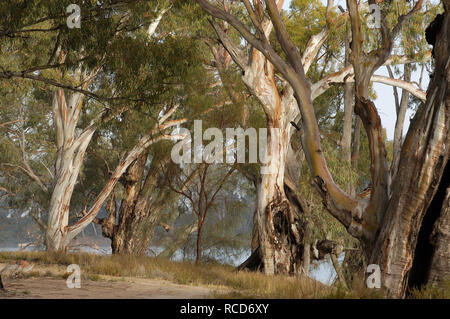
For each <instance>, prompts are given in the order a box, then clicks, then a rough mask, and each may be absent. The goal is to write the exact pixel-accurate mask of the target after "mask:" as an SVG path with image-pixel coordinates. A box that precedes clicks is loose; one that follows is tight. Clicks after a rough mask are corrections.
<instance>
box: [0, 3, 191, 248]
mask: <svg viewBox="0 0 450 319" xmlns="http://www.w3.org/2000/svg"><path fill="white" fill-rule="evenodd" d="M68 4H69V3H66V2H65V1H62V2H59V3H58V5H55V6H53V5H48V4H33V5H30V6H23V5H22V4H21V3H19V2H12V3H11V4H10V5H9V6H7V7H6V8H2V9H3V10H5V11H6V12H5V14H6V16H8V17H10V18H11V21H3V25H2V33H1V35H2V36H3V39H5V40H4V41H3V42H2V48H3V49H4V50H7V51H8V52H13V51H14V50H16V49H18V50H19V52H20V53H19V54H10V55H8V56H7V59H9V60H10V61H9V62H12V63H8V68H6V67H2V69H3V71H2V72H1V73H0V77H1V78H4V79H11V78H23V79H25V80H33V81H35V82H38V83H43V84H45V85H46V87H56V90H54V91H53V93H51V94H50V95H52V116H53V118H52V124H53V126H54V132H55V135H56V137H55V144H56V155H55V161H54V169H53V171H51V170H50V169H49V173H50V174H51V175H52V181H51V182H50V183H49V184H48V185H44V184H43V183H42V181H41V180H40V179H39V177H38V176H37V175H36V174H34V172H33V171H32V170H31V169H28V168H27V166H26V165H25V168H27V169H26V170H25V171H24V172H25V173H26V174H27V175H29V177H30V178H32V179H33V180H35V181H36V182H38V184H39V185H40V186H41V188H42V189H43V190H44V191H48V192H50V193H51V196H50V200H49V206H48V214H47V215H48V218H47V223H46V224H47V225H46V226H45V229H46V245H47V248H48V249H51V250H53V249H55V250H64V249H66V248H67V245H68V243H69V242H70V241H71V239H73V238H74V237H75V236H76V235H77V234H78V233H79V232H80V231H81V230H82V229H83V228H84V227H86V226H87V225H88V224H89V223H90V222H91V221H92V220H93V219H94V218H95V216H96V215H97V213H98V211H99V210H100V209H101V207H102V206H103V203H104V201H105V200H106V198H107V197H108V196H109V194H110V193H111V191H112V190H113V188H114V186H115V185H116V183H117V181H118V179H119V178H120V177H121V175H122V174H123V173H124V172H125V170H126V169H127V167H128V166H129V165H130V164H131V163H132V162H133V161H134V160H135V159H136V158H137V157H138V156H139V155H140V154H141V153H142V152H144V151H145V149H146V148H147V147H148V146H150V145H151V144H153V143H155V142H157V141H160V140H163V139H173V138H174V137H170V136H168V135H166V134H165V130H167V129H168V128H170V127H173V126H175V125H178V124H180V123H182V122H183V121H184V120H183V119H182V120H175V121H170V117H171V116H172V115H174V113H175V111H176V108H177V106H176V105H172V107H170V106H169V107H167V103H163V105H162V106H161V108H160V109H156V110H155V109H154V108H153V109H152V108H151V107H150V108H149V110H150V111H151V112H161V110H162V111H163V112H164V113H165V114H163V115H162V116H161V117H160V118H159V119H158V120H156V121H155V122H154V123H153V128H152V129H150V130H147V133H146V134H142V135H141V136H140V138H139V140H138V141H137V142H136V144H135V145H134V147H132V148H131V150H130V151H129V152H127V153H126V154H125V155H124V156H123V157H122V158H121V159H120V160H119V162H118V163H117V166H116V168H115V169H114V171H113V172H112V174H111V176H110V178H109V180H108V181H107V182H106V184H105V186H104V187H103V189H102V190H101V191H100V192H99V194H98V195H97V197H96V199H95V201H94V202H93V203H92V206H91V208H90V209H89V210H88V211H87V212H86V214H85V215H84V216H83V218H81V219H80V220H78V221H77V222H75V224H73V225H71V226H69V211H70V203H71V198H72V194H73V190H74V187H75V184H76V183H77V180H78V177H79V173H80V170H81V168H82V164H83V160H84V157H85V152H86V149H87V147H88V145H89V143H90V141H91V139H92V137H93V135H94V133H95V131H96V130H97V129H98V127H99V126H101V125H102V124H103V123H105V122H108V121H110V120H112V119H119V120H120V115H121V114H122V113H123V112H124V111H126V110H129V109H133V108H134V107H136V106H137V105H140V106H141V107H142V105H148V103H149V102H151V101H152V99H154V96H155V95H158V94H161V93H160V92H163V91H164V90H163V88H162V86H164V85H165V84H164V83H158V84H157V85H155V83H157V82H156V81H154V80H153V81H152V74H151V73H152V71H153V70H154V71H155V72H160V73H161V69H159V70H157V67H155V66H158V64H157V63H155V60H152V59H149V58H148V57H149V56H152V54H154V52H152V50H151V48H152V47H151V42H152V41H153V40H152V39H151V38H152V36H153V35H154V34H155V33H156V30H157V26H158V24H159V23H160V21H161V19H162V16H163V14H164V13H165V12H166V11H167V9H168V5H169V4H168V3H167V2H165V1H160V2H159V3H142V2H137V1H131V2H128V1H126V2H123V1H108V2H105V3H90V2H87V3H84V6H82V10H81V17H82V18H81V23H82V25H83V27H82V28H79V29H76V28H75V29H70V28H68V27H69V25H68V24H67V21H66V18H67V14H66V8H67V5H68ZM158 5H159V7H158ZM155 8H156V10H155ZM158 8H159V9H158ZM23 35H27V36H23ZM8 38H12V39H13V40H12V41H9V40H8ZM32 42H33V44H35V45H36V47H33V48H32V49H31V48H30V44H31V43H32ZM166 44H169V45H170V41H169V43H166ZM149 46H150V49H148V47H149ZM133 51H134V52H133ZM136 53H139V54H140V55H139V54H138V55H136ZM30 57H34V59H30ZM36 65H37V66H36ZM11 67H13V68H11ZM164 67H166V65H164V64H161V68H164ZM130 70H133V73H134V74H135V72H136V70H140V72H142V73H143V76H141V77H136V76H135V77H134V79H133V80H132V81H128V80H126V76H129V75H130V73H131V72H130ZM159 80H161V78H160V79H159ZM69 93H70V95H69ZM67 95H68V97H66V96H67ZM86 97H87V98H88V101H84V100H85V98H86ZM159 105H161V104H159ZM81 119H83V124H84V127H81V126H80V124H81V123H80V122H81ZM24 159H25V157H24ZM24 164H25V162H24ZM37 219H38V218H37ZM38 220H39V219H38ZM39 223H40V224H41V225H45V223H44V222H43V221H42V220H39Z"/></svg>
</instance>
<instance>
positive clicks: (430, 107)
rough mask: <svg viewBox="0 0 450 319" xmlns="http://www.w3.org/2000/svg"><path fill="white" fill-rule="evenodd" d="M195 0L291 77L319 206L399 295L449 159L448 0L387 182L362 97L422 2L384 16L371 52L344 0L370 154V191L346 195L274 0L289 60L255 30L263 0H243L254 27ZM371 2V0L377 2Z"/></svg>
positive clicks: (271, 8) (375, 128) (371, 110)
mask: <svg viewBox="0 0 450 319" xmlns="http://www.w3.org/2000/svg"><path fill="white" fill-rule="evenodd" d="M197 2H198V3H199V4H200V5H201V6H202V7H203V9H204V10H205V11H206V12H207V13H209V14H210V15H212V16H214V17H216V18H219V19H222V20H225V21H227V22H228V23H229V24H231V25H232V26H233V27H234V28H235V29H236V30H237V31H238V32H239V33H240V34H241V35H242V36H243V37H244V38H245V40H246V41H248V42H249V43H250V44H251V45H252V46H253V47H254V48H256V49H257V50H258V51H259V52H261V53H262V54H263V55H264V57H265V58H267V60H269V61H270V62H271V63H272V64H273V65H274V67H275V68H276V69H277V71H278V72H280V73H281V74H282V76H283V77H284V79H285V80H286V81H287V82H289V84H290V85H291V87H292V89H293V92H294V98H295V100H296V102H297V106H298V108H299V111H300V114H301V121H302V129H303V134H302V145H303V150H304V152H305V157H306V160H307V161H308V164H309V166H310V169H311V172H312V174H313V177H314V180H315V185H316V188H317V190H318V191H319V193H320V195H321V196H322V198H323V201H324V205H325V207H326V208H327V210H328V211H329V212H330V213H331V214H332V215H333V216H334V217H335V218H337V219H338V220H339V221H340V222H341V223H342V224H343V225H344V226H345V227H346V228H347V230H348V232H349V233H350V234H351V235H353V236H354V237H356V238H358V239H359V240H360V241H361V243H362V246H363V249H364V252H365V254H366V256H367V258H368V259H369V260H370V261H371V262H372V263H376V264H379V265H380V267H381V270H382V282H383V285H384V287H386V288H387V290H388V291H389V293H390V294H391V295H392V296H395V297H401V296H403V295H404V294H405V291H406V287H407V282H408V275H409V271H410V270H411V267H412V264H413V258H414V249H415V247H416V243H417V236H418V234H419V230H420V226H421V222H422V219H423V216H424V214H425V212H426V210H427V208H428V206H429V204H430V202H431V200H432V198H433V196H434V194H435V192H436V189H437V188H438V185H439V183H440V180H441V177H442V174H443V170H444V167H445V165H446V163H447V160H448V151H447V147H448V146H447V145H448V142H449V141H448V136H449V134H448V127H449V123H448V120H449V114H448V113H449V104H448V96H447V97H446V94H447V93H446V90H447V85H448V78H447V77H448V52H449V50H448V43H447V42H446V41H445V39H448V10H449V5H450V4H449V1H448V0H446V1H444V7H445V9H446V18H445V20H444V21H445V22H444V24H443V27H442V28H441V30H440V32H439V35H438V37H437V42H436V45H435V52H436V57H437V67H436V72H435V77H434V78H433V81H432V82H431V83H430V87H429V90H428V94H427V100H426V103H425V105H423V106H422V107H421V108H420V110H419V111H418V112H417V114H416V116H415V120H414V121H413V124H412V125H411V129H410V130H409V132H408V135H407V136H406V140H405V142H404V145H403V147H402V152H401V158H400V164H399V168H398V173H397V177H396V178H395V180H394V182H393V183H392V186H391V184H390V179H389V169H388V165H387V160H386V150H385V145H384V141H383V135H382V127H381V121H380V118H379V116H378V113H377V110H376V108H375V105H374V104H373V102H372V101H370V100H369V98H368V87H369V84H370V81H371V80H372V77H373V73H374V72H375V70H376V69H378V68H379V67H380V66H381V65H383V64H385V63H386V62H387V61H388V59H389V58H390V53H391V50H392V46H393V41H394V39H395V36H396V35H397V34H398V32H399V30H400V28H401V27H402V25H403V23H404V21H405V20H406V19H407V18H408V17H409V16H411V15H412V14H415V13H416V12H417V11H419V10H420V8H421V5H422V1H421V0H419V1H417V2H416V3H415V4H414V6H413V8H412V9H411V10H410V11H409V12H408V13H407V14H405V15H402V16H400V17H399V19H398V22H397V24H396V25H395V26H394V28H393V29H389V27H388V25H387V23H386V22H385V21H384V15H382V23H381V24H382V27H381V38H382V41H381V44H380V46H379V47H378V48H377V49H375V50H373V51H371V52H369V53H365V52H364V51H363V35H362V31H361V22H360V17H359V9H358V5H357V3H356V1H354V0H348V1H347V6H348V8H349V15H350V20H351V26H352V28H351V29H352V45H351V49H352V53H351V62H352V67H353V70H354V71H353V72H354V75H355V76H354V79H355V91H354V93H355V112H356V113H357V115H358V116H359V117H360V118H361V120H362V122H363V124H364V127H365V130H366V132H367V136H368V139H369V147H370V154H371V167H370V171H371V188H370V191H369V192H364V193H362V194H358V195H356V196H351V195H349V194H347V193H346V192H344V191H343V190H342V189H341V188H340V187H338V186H337V185H336V184H335V183H334V181H333V178H332V176H331V174H330V172H329V171H328V168H327V163H326V160H325V158H324V156H323V152H322V151H321V147H320V133H319V129H318V125H317V120H316V117H315V114H314V109H313V106H312V100H313V94H314V92H315V89H317V87H316V88H314V86H313V87H312V86H311V83H310V82H309V81H308V80H307V78H306V75H305V73H306V72H305V69H304V66H303V63H302V57H301V55H300V53H299V52H298V49H297V48H296V47H295V46H294V44H293V43H292V41H291V39H290V36H289V34H288V32H287V31H286V28H285V26H284V24H283V22H282V19H281V16H280V12H279V6H278V4H279V3H277V2H276V1H274V0H266V1H265V10H266V12H267V13H268V15H269V17H270V20H271V22H272V23H273V26H274V29H275V31H276V34H277V40H278V42H279V44H280V46H281V48H282V50H283V52H284V54H285V55H286V57H287V61H285V60H283V59H282V58H281V57H280V56H279V55H278V54H277V53H276V52H275V50H274V49H273V48H272V47H271V46H270V44H269V43H268V41H267V38H266V37H262V36H261V33H260V32H258V29H259V28H260V21H258V17H257V15H256V12H257V11H258V10H257V9H256V8H257V6H262V5H263V4H262V3H261V2H260V1H254V2H253V6H252V5H251V4H250V3H249V1H244V3H245V4H246V8H247V11H248V14H249V16H250V17H251V20H252V23H253V25H254V28H255V30H257V31H256V32H255V33H252V32H250V31H249V30H248V29H247V28H246V27H245V26H244V24H242V23H241V21H239V20H238V19H237V18H236V17H235V16H233V15H231V14H229V13H228V12H226V11H223V10H220V9H219V8H217V7H215V6H213V5H212V4H211V3H209V2H208V1H206V0H197ZM369 3H370V4H375V1H369ZM331 5H332V1H329V2H328V7H330V6H331ZM436 48H440V49H436ZM405 88H406V87H405ZM430 92H431V94H430ZM316 93H317V92H316ZM447 95H448V94H447ZM446 99H447V100H446ZM443 211H445V210H443ZM267 215H269V214H267ZM269 216H270V215H269ZM265 270H266V273H273V272H274V271H273V269H270V268H265Z"/></svg>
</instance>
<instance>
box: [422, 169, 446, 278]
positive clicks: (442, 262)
mask: <svg viewBox="0 0 450 319" xmlns="http://www.w3.org/2000/svg"><path fill="white" fill-rule="evenodd" d="M447 166H448V164H447ZM447 176H448V175H447ZM440 213H441V214H440V216H439V219H438V220H437V221H436V223H435V225H434V229H433V232H432V234H431V238H430V240H431V243H432V245H433V246H434V247H433V250H434V251H433V255H432V257H431V265H430V269H429V273H428V278H427V283H428V284H437V285H438V286H441V287H444V286H445V285H447V284H448V282H449V281H450V258H449V256H450V188H447V191H446V195H445V198H444V201H443V205H442V209H441V212H440Z"/></svg>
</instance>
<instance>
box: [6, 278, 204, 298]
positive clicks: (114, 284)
mask: <svg viewBox="0 0 450 319" xmlns="http://www.w3.org/2000/svg"><path fill="white" fill-rule="evenodd" d="M3 281H4V284H5V288H6V292H1V291H0V299H3V298H15V299H17V298H19V299H28V298H33V299H34V298H44V299H172V298H176V299H191V298H208V296H210V295H211V293H212V291H211V290H210V289H208V288H204V287H195V286H185V285H177V284H174V283H171V282H168V281H163V280H152V279H141V278H116V279H115V280H114V279H113V278H111V279H109V280H96V281H92V280H82V281H81V288H73V289H69V288H67V285H66V280H65V279H63V278H51V277H30V278H18V279H12V278H11V279H9V278H7V279H4V280H3Z"/></svg>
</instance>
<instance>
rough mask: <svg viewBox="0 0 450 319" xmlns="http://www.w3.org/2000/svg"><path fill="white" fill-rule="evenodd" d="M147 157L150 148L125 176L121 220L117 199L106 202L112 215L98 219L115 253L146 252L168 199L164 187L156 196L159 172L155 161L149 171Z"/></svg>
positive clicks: (133, 253)
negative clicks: (146, 167)
mask: <svg viewBox="0 0 450 319" xmlns="http://www.w3.org/2000/svg"><path fill="white" fill-rule="evenodd" d="M147 158H148V152H144V153H143V154H141V155H140V156H139V157H138V158H137V159H136V160H135V161H134V162H133V163H132V164H131V165H130V167H129V168H128V169H127V171H126V173H125V174H124V175H123V177H122V178H121V182H122V184H123V185H124V187H125V191H126V196H125V198H124V199H123V200H122V202H121V204H120V208H119V212H118V219H117V222H116V214H117V212H116V207H115V200H114V199H111V200H110V201H109V202H108V204H107V206H106V209H107V211H108V213H109V216H108V217H107V218H104V219H100V220H99V219H96V220H95V221H94V222H96V223H97V224H100V225H101V226H102V232H103V235H104V236H105V237H107V238H110V239H111V249H112V253H113V254H130V255H137V256H141V255H145V254H146V251H147V249H148V248H149V245H150V241H151V239H152V237H153V236H152V235H153V230H154V228H155V226H156V225H158V224H159V220H160V217H161V214H162V213H163V211H164V207H165V205H166V204H167V203H168V201H165V202H164V201H161V197H163V196H162V195H164V194H165V193H164V190H162V191H160V194H158V197H157V199H156V200H153V199H152V191H153V190H154V188H155V186H156V184H157V182H158V177H159V174H158V173H155V172H154V171H153V170H154V169H155V167H153V165H151V166H150V168H149V170H148V172H147V173H146V174H145V165H146V162H147ZM141 185H142V186H141ZM161 187H162V185H161Z"/></svg>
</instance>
